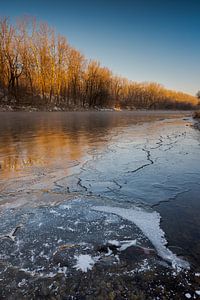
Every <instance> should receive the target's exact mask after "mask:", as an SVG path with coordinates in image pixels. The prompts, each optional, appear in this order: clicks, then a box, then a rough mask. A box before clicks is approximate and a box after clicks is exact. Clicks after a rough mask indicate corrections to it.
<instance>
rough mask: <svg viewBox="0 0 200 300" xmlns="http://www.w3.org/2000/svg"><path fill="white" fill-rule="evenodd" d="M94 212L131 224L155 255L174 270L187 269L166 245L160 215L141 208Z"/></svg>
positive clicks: (105, 208) (186, 264) (100, 208)
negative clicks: (142, 235)
mask: <svg viewBox="0 0 200 300" xmlns="http://www.w3.org/2000/svg"><path fill="white" fill-rule="evenodd" d="M93 209H94V210H96V211H101V212H105V213H111V214H116V215H118V216H121V217H122V218H124V219H126V220H129V221H131V222H133V223H134V224H135V225H136V226H137V227H138V228H140V229H141V231H142V232H143V233H144V235H145V236H146V237H147V238H148V239H149V240H150V241H151V243H152V244H153V246H154V247H155V249H156V250H157V253H158V255H159V256H160V257H162V258H163V259H164V260H165V261H167V262H170V263H171V264H172V267H173V268H175V269H176V270H178V271H179V270H181V269H184V268H185V269H189V264H188V262H186V261H184V260H182V259H180V258H178V257H177V256H176V255H175V254H174V253H173V252H172V251H171V250H169V249H168V248H167V247H166V245H167V240H166V238H165V233H164V231H163V230H162V229H161V228H160V215H159V214H158V213H157V212H155V211H154V212H148V211H144V210H143V209H141V208H135V209H127V208H121V207H108V206H95V207H93Z"/></svg>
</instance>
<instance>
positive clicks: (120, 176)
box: [0, 111, 200, 299]
mask: <svg viewBox="0 0 200 300" xmlns="http://www.w3.org/2000/svg"><path fill="white" fill-rule="evenodd" d="M190 115H191V114H190V113H187V112H167V111H160V112H151V111H150V112H146V111H140V112H82V113H78V112H74V113H1V114H0V213H1V218H0V238H1V245H0V258H1V260H0V272H1V273H0V274H1V278H0V285H1V290H2V292H1V297H2V298H5V299H49V298H50V296H51V297H54V299H60V298H56V297H58V296H59V295H60V297H61V299H94V295H96V294H95V292H96V293H97V291H98V293H99V295H100V296H99V297H104V299H105V296H103V295H104V294H103V293H104V292H102V290H101V291H99V287H98V288H97V285H100V286H101V285H102V286H104V284H105V285H106V284H107V283H103V282H104V280H103V277H102V276H104V277H105V274H106V276H108V277H109V276H110V275H109V274H112V276H113V277H112V279H108V278H107V282H109V281H110V285H111V286H112V284H113V285H114V284H115V282H114V281H113V280H114V279H113V278H114V277H115V276H118V278H119V277H120V278H124V277H123V276H125V275H126V276H127V278H126V279H123V280H124V281H123V287H124V290H126V293H129V291H130V294H126V296H124V295H125V294H123V293H124V290H123V289H122V288H118V292H117V293H118V294H117V295H118V296H119V298H116V299H131V296H130V295H132V294H133V291H132V290H131V288H130V287H129V284H128V282H130V280H132V286H134V287H136V288H137V289H138V294H135V295H136V296H137V295H138V297H141V295H142V293H143V294H144V289H145V288H146V286H145V287H144V286H142V284H141V283H140V284H139V283H137V284H136V275H137V276H138V274H140V275H139V276H140V280H141V282H142V280H143V279H144V278H146V277H147V276H148V280H146V279H145V280H146V282H147V284H148V287H147V288H150V287H151V289H152V290H151V292H150V291H149V292H145V293H146V294H145V299H152V297H155V299H164V298H162V297H164V296H165V297H166V298H165V299H173V297H174V299H185V298H187V297H190V296H191V297H192V298H194V299H195V298H197V297H198V296H199V295H198V292H199V290H200V281H199V271H200V255H199V254H200V229H199V228H200V218H199V211H200V181H199V179H200V156H199V150H200V132H199V131H198V130H196V129H194V127H193V120H192V118H191V117H190ZM99 270H100V271H99ZM98 272H102V273H101V275H100V274H99V273H98ZM159 272H161V273H162V276H161V275H160V274H161V273H160V274H158V273H159ZM97 273H98V275H97ZM83 274H84V278H86V277H87V276H88V277H89V276H92V279H90V280H91V282H93V284H94V286H93V287H91V289H90V288H89V287H88V290H87V292H86V291H85V290H84V287H85V286H87V284H85V283H82V284H81V283H80V280H82V278H83V277H82V276H83ZM102 274H104V275H102ZM149 274H150V275H149ZM195 274H196V275H195ZM58 276H60V277H59V278H58ZM85 276H86V277H85ZM149 276H150V277H149ZM159 276H160V277H159ZM161 277H162V280H161V279H160V278H161ZM60 278H64V280H65V282H66V283H67V284H68V283H69V282H73V284H72V287H70V289H68V288H66V286H65V287H63V286H62V284H61V283H60V280H61V279H60ZM77 278H78V279H77ZM80 278H81V279H80ZM99 278H100V279H101V283H100V284H99V283H98V280H99ZM109 278H111V277H109ZM149 278H151V280H150V279H149ZM155 278H156V279H155ZM158 278H159V279H158ZM77 280H79V281H78V282H79V288H77V286H76V284H77ZM137 280H138V279H137ZM153 280H154V281H155V280H156V281H157V280H161V284H160V286H161V287H160V289H159V290H158V288H157V286H156V288H155V284H154V285H153V284H152V281H153ZM174 280H176V282H177V285H179V286H181V288H177V287H174V286H173V281H174ZM166 281H167V283H166ZM11 282H12V284H11ZM41 284H42V287H41V286H40V285H41ZM56 284H57V285H56ZM54 285H55V286H56V288H55V287H54ZM38 286H40V288H39V290H40V292H38ZM74 286H76V287H74ZM139 286H140V288H139ZM102 289H103V291H105V290H106V291H107V292H109V293H110V292H112V290H113V289H114V288H111V287H110V288H107V287H105V286H104V288H102ZM8 291H9V292H8ZM127 291H128V292H127ZM87 293H88V295H87ZM98 293H97V294H98ZM131 293H132V294H131ZM30 295H31V296H32V297H33V298H30V297H31V296H30ZM56 295H57V296H56ZM61 295H63V298H62V296H61ZM127 295H128V296H127ZM152 295H153V296H152ZM173 295H174V296H173ZM175 295H176V296H175ZM37 297H38V298H37ZM39 297H41V298H39ZM45 297H46V298H45ZM64 297H68V298H64ZM70 297H72V298H70ZM73 297H74V298H73ZM81 297H83V298H81ZM84 297H85V298H84ZM95 297H96V296H95ZM109 297H111V296H109ZM109 297H108V298H106V299H114V298H109ZM120 297H121V298H120ZM148 297H149V298H148ZM156 297H158V298H156ZM52 299H53V298H52ZM99 299H102V298H99ZM138 299H142V298H138Z"/></svg>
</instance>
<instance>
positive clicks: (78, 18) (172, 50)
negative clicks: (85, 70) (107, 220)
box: [0, 0, 200, 94]
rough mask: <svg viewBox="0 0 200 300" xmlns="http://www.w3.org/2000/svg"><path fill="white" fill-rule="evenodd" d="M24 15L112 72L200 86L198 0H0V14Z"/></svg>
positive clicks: (174, 85)
mask: <svg viewBox="0 0 200 300" xmlns="http://www.w3.org/2000/svg"><path fill="white" fill-rule="evenodd" d="M23 15H31V16H35V17H37V19H38V20H41V21H44V22H48V23H49V25H51V26H53V27H54V28H55V29H56V31H57V32H59V33H61V34H63V35H65V36H66V37H67V38H68V41H69V43H70V44H71V45H73V46H75V47H76V48H77V49H79V50H80V51H81V52H82V53H83V54H85V56H86V57H87V58H93V59H97V60H99V61H100V62H101V64H102V65H104V66H107V67H109V68H110V69H111V70H112V71H113V72H114V73H115V74H117V75H121V76H124V77H127V78H129V79H131V80H134V81H155V82H159V83H161V84H163V85H164V86H166V87H167V88H170V89H176V90H180V91H184V92H188V93H190V94H195V93H196V92H197V90H199V89H200V0H188V1H185V0H182V1H181V0H174V1H173V0H168V1H167V0H160V1H158V0H137V1H136V0H132V1H130V0H124V1H122V0H115V1H114V0H110V1H109V0H107V1H105V0H101V1H100V0H96V1H95V0H93V1H89V0H85V1H84V0H82V1H81V0H80V1H78V0H71V1H67V0H66V1H64V0H62V1H61V0H56V1H52V0H49V1H47V0H43V1H42V0H40V1H38V0H34V1H28V0H27V1H25V0H10V1H5V0H0V16H9V17H10V19H11V20H12V21H14V19H15V18H16V17H19V16H23Z"/></svg>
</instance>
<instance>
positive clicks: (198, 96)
mask: <svg viewBox="0 0 200 300" xmlns="http://www.w3.org/2000/svg"><path fill="white" fill-rule="evenodd" d="M196 96H197V98H198V99H200V90H199V91H198V92H197V93H196Z"/></svg>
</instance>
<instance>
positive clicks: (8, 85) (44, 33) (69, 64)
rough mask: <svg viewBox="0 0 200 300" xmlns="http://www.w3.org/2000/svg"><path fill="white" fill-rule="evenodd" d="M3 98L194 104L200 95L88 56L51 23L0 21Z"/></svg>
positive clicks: (67, 104)
mask: <svg viewBox="0 0 200 300" xmlns="http://www.w3.org/2000/svg"><path fill="white" fill-rule="evenodd" d="M0 102H1V104H5V103H6V104H13V105H18V106H20V105H32V106H35V107H39V106H43V107H54V106H57V107H62V108H72V109H73V108H94V107H122V108H147V109H150V108H181V109H188V108H192V107H193V106H194V105H196V103H197V98H195V97H193V96H191V95H188V94H184V93H181V92H175V91H171V90H167V89H165V88H164V87H163V86H161V85H159V84H156V83H136V82H133V81H130V80H127V79H125V78H121V77H119V76H114V75H113V74H112V72H111V71H110V70H109V69H108V68H105V67H102V66H101V65H100V64H99V62H97V61H94V60H87V59H86V58H85V57H84V56H83V55H82V54H81V53H80V52H79V51H77V50H76V49H75V48H73V47H72V46H71V45H69V44H68V42H67V40H66V38H65V37H63V36H60V35H57V34H55V31H54V30H53V29H51V28H50V27H49V26H48V25H47V24H43V23H38V22H36V20H35V19H27V18H23V19H21V20H19V21H18V22H16V25H12V24H11V23H10V22H9V20H8V19H7V18H4V19H2V20H1V21H0Z"/></svg>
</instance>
